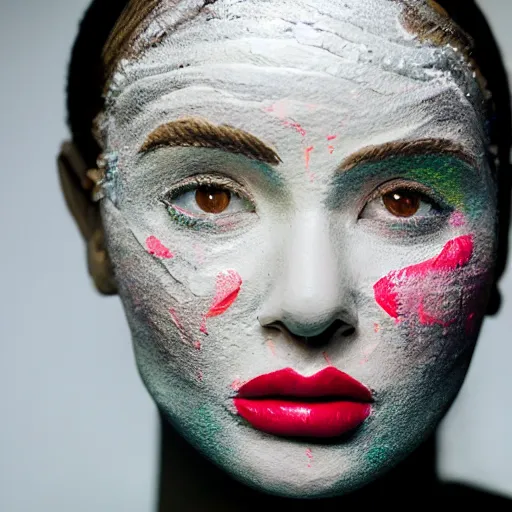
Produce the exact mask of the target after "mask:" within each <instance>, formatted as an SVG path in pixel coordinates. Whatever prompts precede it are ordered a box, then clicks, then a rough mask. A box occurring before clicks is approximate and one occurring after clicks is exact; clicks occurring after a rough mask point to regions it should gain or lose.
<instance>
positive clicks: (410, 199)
mask: <svg viewBox="0 0 512 512" xmlns="http://www.w3.org/2000/svg"><path fill="white" fill-rule="evenodd" d="M382 201H383V202H384V206H385V207H386V209H387V210H388V212H389V213H391V214H393V215H395V216H396V217H412V216H413V215H414V214H415V213H417V211H418V210H419V209H420V205H421V197H420V195H419V194H418V193H417V192H413V191H412V190H395V191H393V192H389V193H388V194H385V195H384V196H382Z"/></svg>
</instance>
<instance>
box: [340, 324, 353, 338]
mask: <svg viewBox="0 0 512 512" xmlns="http://www.w3.org/2000/svg"><path fill="white" fill-rule="evenodd" d="M355 332H356V328H355V327H353V326H351V325H348V324H344V325H343V326H342V327H341V331H340V334H341V335H342V336H343V337H345V338H348V337H349V336H352V334H354V333H355Z"/></svg>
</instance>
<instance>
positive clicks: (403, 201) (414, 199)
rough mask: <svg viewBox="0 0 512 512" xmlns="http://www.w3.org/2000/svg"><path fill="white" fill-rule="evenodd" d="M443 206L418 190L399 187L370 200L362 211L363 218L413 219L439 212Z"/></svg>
mask: <svg viewBox="0 0 512 512" xmlns="http://www.w3.org/2000/svg"><path fill="white" fill-rule="evenodd" d="M440 211H441V208H440V207H439V206H438V205H437V204H436V203H435V202H434V201H433V200H431V199H429V198H427V197H426V196H425V194H423V193H421V192H418V191H416V190H410V189H406V188H397V189H395V190H391V191H389V192H385V193H382V194H380V195H378V196H377V197H375V198H374V199H372V200H371V201H369V202H368V203H367V204H366V206H365V207H364V209H363V211H362V212H361V215H360V218H362V219H376V218H377V219H383V220H386V219H393V218H395V219H402V220H407V219H412V218H424V217H427V216H429V215H435V214H436V213H439V212H440Z"/></svg>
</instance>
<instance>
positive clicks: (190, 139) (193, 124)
mask: <svg viewBox="0 0 512 512" xmlns="http://www.w3.org/2000/svg"><path fill="white" fill-rule="evenodd" d="M164 146H171V147H177V146H181V147H195V148H216V149H222V150H223V151H228V152H230V153H238V154H241V155H244V156H246V157H248V158H251V159H253V160H259V161H260V162H264V163H267V164H271V165H277V164H279V163H280V162H281V161H282V160H281V158H280V157H279V155H278V154H277V153H276V151H275V150H274V149H272V148H271V147H270V146H269V145H268V144H266V143H265V142H263V141H261V140H260V139H258V138H257V137H256V136H254V135H252V134H250V133H249V132H246V131H244V130H241V129H239V128H234V127H233V126H229V125H227V124H221V125H215V124H213V123H210V122H209V121H207V120H206V119H201V118H196V117H187V118H182V119H177V120H176V121H171V122H169V123H165V124H162V125H160V126H159V127H158V128H156V129H155V130H153V131H152V132H151V133H150V134H149V135H148V137H147V138H146V140H145V142H144V144H142V146H141V148H140V149H139V153H148V152H149V151H151V150H153V149H155V148H158V147H164Z"/></svg>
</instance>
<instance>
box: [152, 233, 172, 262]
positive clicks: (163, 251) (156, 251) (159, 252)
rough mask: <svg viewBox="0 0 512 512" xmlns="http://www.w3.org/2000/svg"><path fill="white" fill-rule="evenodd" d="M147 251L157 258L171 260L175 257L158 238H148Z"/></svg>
mask: <svg viewBox="0 0 512 512" xmlns="http://www.w3.org/2000/svg"><path fill="white" fill-rule="evenodd" d="M146 250H147V251H148V252H149V254H152V255H153V256H156V257H157V258H162V259H170V258H173V257H174V254H173V253H172V252H171V251H170V250H169V249H167V247H165V245H163V244H162V242H160V240H158V238H156V236H148V238H146Z"/></svg>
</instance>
